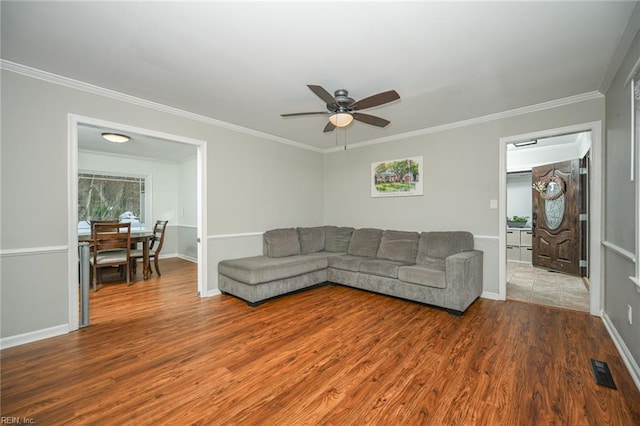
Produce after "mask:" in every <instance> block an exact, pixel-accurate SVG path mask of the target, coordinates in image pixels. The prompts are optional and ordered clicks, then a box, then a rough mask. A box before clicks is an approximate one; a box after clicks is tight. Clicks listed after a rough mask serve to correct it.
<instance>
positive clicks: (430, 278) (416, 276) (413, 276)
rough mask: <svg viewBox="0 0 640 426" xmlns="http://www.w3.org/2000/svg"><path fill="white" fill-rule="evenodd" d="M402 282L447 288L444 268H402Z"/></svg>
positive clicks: (399, 272) (400, 272)
mask: <svg viewBox="0 0 640 426" xmlns="http://www.w3.org/2000/svg"><path fill="white" fill-rule="evenodd" d="M398 278H399V279H400V281H404V282H408V283H413V284H420V285H424V286H427V287H435V288H445V287H446V286H447V281H446V277H445V270H444V267H441V266H437V265H433V266H420V265H414V266H401V267H400V268H399V269H398Z"/></svg>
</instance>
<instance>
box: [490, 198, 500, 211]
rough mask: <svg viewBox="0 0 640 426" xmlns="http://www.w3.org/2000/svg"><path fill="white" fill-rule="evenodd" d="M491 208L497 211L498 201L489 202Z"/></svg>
mask: <svg viewBox="0 0 640 426" xmlns="http://www.w3.org/2000/svg"><path fill="white" fill-rule="evenodd" d="M489 208H490V209H497V208H498V200H489Z"/></svg>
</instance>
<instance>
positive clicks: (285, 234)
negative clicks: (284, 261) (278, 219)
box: [262, 228, 300, 257]
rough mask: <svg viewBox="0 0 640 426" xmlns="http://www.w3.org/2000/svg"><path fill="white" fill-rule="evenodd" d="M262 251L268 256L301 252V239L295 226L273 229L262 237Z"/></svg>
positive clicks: (283, 255)
mask: <svg viewBox="0 0 640 426" xmlns="http://www.w3.org/2000/svg"><path fill="white" fill-rule="evenodd" d="M262 252H263V254H264V255H265V256H267V257H285V256H293V255H296V254H300V241H298V231H296V229H295V228H285V229H272V230H270V231H267V232H265V233H264V235H263V237H262Z"/></svg>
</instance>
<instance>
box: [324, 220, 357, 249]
mask: <svg viewBox="0 0 640 426" xmlns="http://www.w3.org/2000/svg"><path fill="white" fill-rule="evenodd" d="M352 234H353V228H350V227H347V226H340V227H338V226H325V227H324V250H325V251H330V252H333V253H346V251H347V249H348V248H349V242H350V241H351V235H352Z"/></svg>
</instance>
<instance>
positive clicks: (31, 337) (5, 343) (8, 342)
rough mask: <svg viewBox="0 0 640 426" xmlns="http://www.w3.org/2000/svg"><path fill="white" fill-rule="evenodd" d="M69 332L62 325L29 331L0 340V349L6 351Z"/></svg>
mask: <svg viewBox="0 0 640 426" xmlns="http://www.w3.org/2000/svg"><path fill="white" fill-rule="evenodd" d="M68 332H69V325H68V324H62V325H57V326H55V327H49V328H44V329H42V330H36V331H30V332H28V333H24V334H18V335H16V336H9V337H4V338H2V339H0V349H7V348H11V347H13V346H19V345H24V344H26V343H32V342H36V341H38V340H42V339H48V338H49V337H55V336H60V335H62V334H67V333H68Z"/></svg>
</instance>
